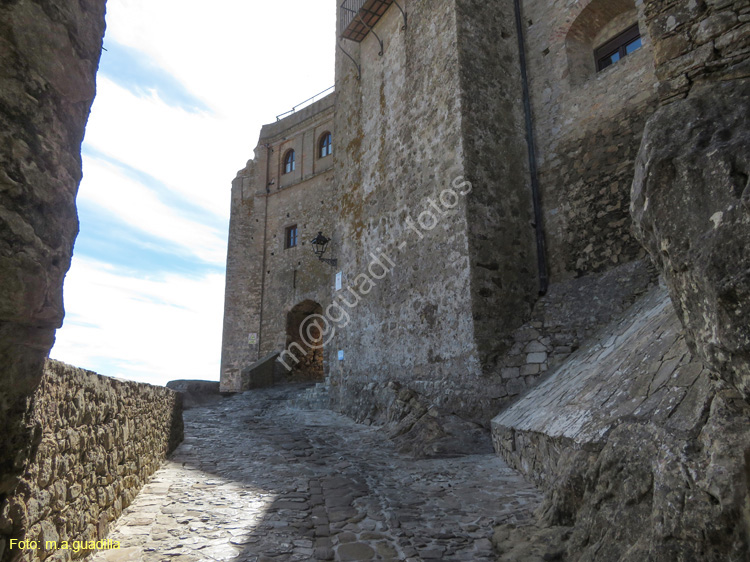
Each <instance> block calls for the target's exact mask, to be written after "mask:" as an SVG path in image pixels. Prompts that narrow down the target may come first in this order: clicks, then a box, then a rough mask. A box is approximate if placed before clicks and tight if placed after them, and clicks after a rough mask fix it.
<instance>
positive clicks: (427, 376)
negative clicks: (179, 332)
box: [331, 0, 656, 424]
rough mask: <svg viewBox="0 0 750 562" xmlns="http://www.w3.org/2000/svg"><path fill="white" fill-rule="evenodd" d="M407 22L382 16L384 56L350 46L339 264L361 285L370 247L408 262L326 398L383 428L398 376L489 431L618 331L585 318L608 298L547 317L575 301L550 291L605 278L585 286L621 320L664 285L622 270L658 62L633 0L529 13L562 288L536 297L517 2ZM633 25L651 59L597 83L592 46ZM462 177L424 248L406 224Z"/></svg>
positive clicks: (553, 260) (369, 43)
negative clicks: (499, 416)
mask: <svg viewBox="0 0 750 562" xmlns="http://www.w3.org/2000/svg"><path fill="white" fill-rule="evenodd" d="M407 9H408V12H409V25H408V27H407V29H403V28H402V26H403V19H402V16H401V13H400V12H399V11H398V10H396V9H389V11H388V12H386V14H385V15H384V16H383V18H382V19H381V20H380V21H379V22H378V24H377V26H378V30H379V33H378V35H379V36H380V37H381V38H382V39H383V41H384V46H385V48H384V51H383V55H382V56H381V55H380V44H379V42H378V41H377V39H376V38H375V37H374V36H373V35H372V34H371V35H368V36H367V37H366V38H365V39H364V41H363V42H362V43H360V44H357V43H353V42H350V41H343V42H342V43H343V45H344V46H345V47H346V48H347V49H350V53H351V54H352V55H353V56H354V58H355V59H356V60H357V61H358V63H359V65H360V69H359V70H361V74H362V75H361V78H360V79H357V74H358V69H356V68H355V67H354V65H353V64H352V63H351V61H350V60H349V59H347V58H346V57H345V56H344V55H343V54H342V53H340V52H339V53H338V55H337V96H338V97H337V106H336V111H337V131H338V133H337V134H338V138H339V141H340V144H341V145H342V148H341V150H340V151H339V154H338V156H337V167H336V174H337V175H336V187H337V189H338V190H339V193H340V195H339V198H340V200H341V202H342V203H341V204H342V212H341V214H340V219H341V220H340V222H339V224H338V225H337V226H338V228H340V229H342V230H343V232H344V233H345V235H344V237H343V238H344V256H345V258H346V259H345V260H343V266H342V268H341V269H342V271H343V272H344V278H345V280H348V281H349V282H353V281H354V280H355V279H356V276H357V274H358V273H359V272H361V271H365V270H366V267H367V260H368V256H369V251H372V249H373V248H388V249H389V251H390V252H392V253H393V252H394V251H395V255H396V256H398V258H399V259H395V258H394V261H395V262H397V265H396V266H395V267H394V268H393V272H392V274H391V275H390V276H389V277H388V278H387V279H386V280H385V282H383V283H382V284H381V286H378V287H377V288H376V290H375V291H373V292H372V293H370V294H368V295H367V297H366V298H365V299H363V301H362V303H361V304H360V305H359V306H358V307H357V309H356V311H355V314H353V315H352V316H353V322H352V324H351V325H350V326H349V327H347V329H346V330H345V332H343V333H341V334H339V335H337V338H336V339H334V347H335V348H336V349H343V350H344V351H345V356H346V357H347V359H346V360H345V361H344V363H343V364H335V365H333V366H332V372H331V385H332V388H331V390H332V392H333V400H334V404H335V407H336V408H339V409H341V410H343V411H345V412H346V413H348V414H350V415H354V416H355V417H356V418H357V419H367V418H370V419H377V418H380V419H383V418H384V417H385V410H386V409H387V407H388V406H387V404H386V403H385V401H384V400H382V399H381V398H379V397H378V396H377V394H378V393H379V389H381V388H382V387H383V385H384V383H387V382H389V381H396V382H398V383H399V384H403V385H405V386H407V387H409V388H412V389H414V390H415V391H417V392H419V393H420V394H423V395H425V397H426V399H427V400H428V401H430V402H432V403H435V404H437V405H438V406H440V407H442V408H444V409H446V410H448V411H451V412H454V413H458V414H459V415H461V416H464V417H467V418H470V419H473V420H475V421H478V422H480V423H483V424H486V423H487V422H488V420H489V418H490V417H491V416H493V415H494V414H493V413H492V412H498V411H500V410H502V408H503V407H505V406H507V405H508V404H510V403H512V402H513V401H514V400H516V399H517V397H518V396H519V395H520V394H521V393H523V392H524V391H525V390H526V389H528V388H530V387H532V386H534V385H535V384H537V383H538V382H539V380H542V379H543V378H544V376H545V375H546V374H548V371H549V368H550V366H551V365H554V364H555V363H559V362H560V361H562V360H564V359H565V357H566V356H567V355H568V354H569V353H570V352H571V351H574V350H575V349H576V348H577V347H578V345H579V344H580V341H581V334H582V332H583V331H586V330H585V329H584V330H582V329H581V326H580V325H583V324H586V323H588V324H589V326H588V327H587V329H588V330H589V332H591V331H592V330H594V329H595V328H596V327H597V326H601V325H602V322H604V323H606V318H604V317H602V316H601V315H598V314H597V313H595V312H593V309H594V308H596V307H597V306H598V304H597V303H598V302H600V301H596V300H589V301H587V300H586V299H579V300H577V301H576V302H579V303H580V305H581V306H580V307H579V308H577V309H575V310H573V309H571V308H567V310H568V312H569V314H568V316H567V318H562V317H558V318H557V320H558V321H557V322H549V321H548V322H547V323H546V324H545V320H544V319H543V318H542V317H543V316H545V314H546V313H545V312H544V311H545V310H549V309H554V308H559V307H563V308H565V307H566V305H565V304H563V301H561V300H558V298H559V295H561V294H563V293H564V294H566V295H567V296H570V294H571V293H570V290H569V289H566V288H563V287H561V288H559V289H558V288H556V287H555V285H556V284H559V283H567V282H568V281H569V280H572V278H574V277H581V276H586V275H590V276H593V277H592V280H591V281H588V282H587V284H588V286H589V289H590V290H592V291H593V292H594V294H596V295H597V298H607V299H609V300H610V302H611V303H612V307H611V311H610V312H613V311H614V310H622V309H623V307H624V308H627V306H628V305H629V304H630V303H632V302H633V300H634V298H635V297H636V296H637V295H638V294H639V293H640V292H642V291H643V290H645V288H646V287H647V286H648V284H649V283H650V282H652V281H653V272H652V273H651V274H650V275H651V277H649V273H648V268H647V267H646V266H645V265H641V266H636V267H635V268H633V267H628V265H627V264H629V263H631V262H632V263H635V262H634V260H638V259H640V258H642V257H643V256H644V255H645V252H644V250H643V248H642V247H641V246H640V245H639V244H638V243H637V242H636V241H635V238H634V237H633V235H632V232H631V221H630V218H629V216H628V206H629V189H630V184H631V182H632V178H633V171H634V165H635V156H636V154H637V150H638V146H639V143H640V137H641V135H642V131H643V126H644V124H645V121H646V119H647V118H648V116H649V115H650V114H651V113H652V112H653V111H654V109H655V107H656V92H655V83H656V79H655V76H654V70H653V54H652V49H651V44H650V39H649V37H648V32H647V28H646V24H645V20H644V15H643V6H642V5H641V4H640V3H638V4H636V2H633V1H629V2H615V3H612V2H602V1H598V0H593V1H587V2H577V3H573V4H570V3H564V2H559V3H557V4H555V6H554V9H550V7H549V5H548V3H546V2H530V1H527V2H523V3H522V14H523V18H522V19H523V22H522V28H523V33H524V38H525V41H524V47H525V56H526V59H527V66H528V75H529V76H528V79H529V91H530V104H531V117H532V123H533V134H534V139H535V147H536V149H537V159H536V163H537V164H538V167H539V183H540V191H541V203H542V220H543V229H544V235H545V237H546V240H547V244H548V249H547V251H546V252H544V256H545V259H546V260H547V261H548V268H549V273H550V275H551V277H550V281H551V283H552V287H551V288H550V290H549V294H548V295H547V296H546V297H542V299H541V300H540V299H539V296H538V288H539V286H540V280H539V279H538V276H539V274H540V270H539V269H538V249H537V246H536V243H535V241H534V237H535V230H534V227H535V226H536V225H535V221H534V218H533V210H532V190H531V170H530V167H529V158H528V155H527V144H526V141H527V130H526V124H525V114H524V108H523V103H522V99H523V94H522V79H521V74H520V70H519V69H520V58H519V56H520V53H519V47H518V35H517V32H516V21H515V13H514V10H513V3H512V2H493V3H487V2H471V1H459V2H456V3H451V2H445V3H437V4H436V3H426V2H410V3H409V6H408V7H407ZM636 23H638V24H639V27H640V28H641V29H642V30H643V34H642V35H643V47H642V48H641V49H639V50H637V51H636V52H635V53H633V54H632V55H630V56H628V57H626V58H624V59H623V60H622V61H620V62H619V63H618V64H615V65H613V66H612V67H611V68H608V69H606V70H604V71H602V72H598V73H597V72H596V71H595V66H594V60H593V50H594V48H595V46H597V45H598V42H599V41H605V40H606V39H607V38H609V35H616V34H617V33H618V32H619V31H622V29H624V28H627V27H629V26H631V25H633V24H636ZM584 51H585V54H584ZM586 57H588V59H586ZM499 155H500V156H499ZM456 177H460V178H465V179H466V180H469V181H471V183H472V185H473V190H472V192H471V194H470V195H469V196H467V197H465V198H464V199H463V200H462V201H460V203H459V205H458V206H457V207H455V208H454V209H452V210H451V211H450V213H446V214H445V215H443V216H440V217H439V218H440V221H439V222H440V224H439V225H438V226H437V227H436V228H434V229H431V230H429V232H428V231H427V230H426V229H423V232H422V233H421V234H422V235H424V237H420V236H421V235H417V234H414V232H413V231H412V230H410V229H409V228H408V226H407V225H408V223H407V220H408V219H407V217H412V219H413V220H416V219H417V218H418V216H419V215H420V213H421V212H422V211H424V210H432V211H433V212H436V213H437V211H435V210H434V208H430V207H429V202H428V201H429V199H430V198H432V199H433V200H437V197H438V196H439V195H440V194H441V193H442V192H443V191H444V190H445V189H446V187H450V181H452V180H453V179H454V178H456ZM404 240H405V241H407V242H408V244H409V245H408V246H407V250H405V251H399V250H398V249H397V248H398V245H399V244H400V243H401V242H402V241H404ZM412 248H413V249H412ZM619 268H624V269H622V271H627V272H629V273H630V274H633V275H634V278H633V281H632V282H631V283H619V284H618V283H614V284H613V283H612V282H613V279H614V278H615V277H616V275H607V272H608V271H610V270H614V269H619ZM625 275H627V274H625ZM596 280H601V282H597V281H596ZM334 298H336V297H335V295H334ZM615 303H620V304H619V305H618V304H615ZM567 304H568V305H569V304H570V302H568V303H567ZM610 318H611V317H610ZM548 320H549V319H548ZM576 334H577V335H576ZM384 348H387V349H388V353H387V354H384V353H382V349H384Z"/></svg>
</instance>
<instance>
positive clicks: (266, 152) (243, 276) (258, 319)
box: [221, 94, 340, 392]
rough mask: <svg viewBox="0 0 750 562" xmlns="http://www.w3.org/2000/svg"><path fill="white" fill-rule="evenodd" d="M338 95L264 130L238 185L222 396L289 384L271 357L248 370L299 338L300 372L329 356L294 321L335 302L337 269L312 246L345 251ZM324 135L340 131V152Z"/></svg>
mask: <svg viewBox="0 0 750 562" xmlns="http://www.w3.org/2000/svg"><path fill="white" fill-rule="evenodd" d="M335 99H336V96H335V95H334V94H330V95H328V96H326V97H324V98H323V99H321V100H319V101H317V102H315V103H313V104H311V105H309V106H307V107H304V108H302V109H301V110H299V111H297V112H296V113H293V114H292V115H289V116H287V117H285V118H284V119H281V120H280V121H278V122H275V123H272V124H269V125H266V126H264V127H263V129H262V131H261V133H260V138H259V139H258V146H257V147H256V149H255V156H254V158H253V159H252V160H250V161H249V162H248V163H247V165H246V167H245V168H244V169H242V170H240V171H239V172H238V173H237V177H236V178H235V179H234V181H233V182H232V207H231V216H230V224H229V246H228V250H227V282H226V291H225V304H224V333H223V338H222V359H221V390H222V391H224V392H241V391H243V390H247V389H248V388H258V387H259V386H265V385H267V384H270V383H272V382H273V380H274V378H275V379H276V380H277V382H281V381H284V380H288V379H289V378H290V377H289V372H288V370H286V369H284V368H283V367H280V369H276V371H275V372H274V370H273V361H271V364H269V365H267V367H269V369H262V368H261V369H260V372H257V373H254V375H253V376H252V377H251V376H249V375H248V373H247V371H246V369H247V368H248V367H251V366H253V367H257V366H258V365H255V363H256V362H258V361H262V360H263V359H264V358H267V357H268V356H269V355H271V354H274V353H275V354H278V353H281V352H283V351H284V350H285V349H286V347H287V346H288V345H289V344H290V343H292V341H294V342H297V343H300V344H301V347H300V348H296V349H294V351H293V355H294V358H292V357H291V356H286V355H285V356H284V357H282V359H284V358H285V359H286V362H287V365H288V366H289V367H290V368H294V369H295V370H297V371H299V370H301V369H297V367H301V366H307V363H308V360H313V359H314V360H316V361H320V360H321V359H323V357H322V356H323V355H324V353H328V352H329V348H328V347H327V346H326V347H325V348H324V349H321V348H320V347H318V346H316V347H318V348H317V349H310V346H307V345H304V342H299V341H298V340H299V339H300V328H301V327H297V326H292V325H291V323H290V315H291V313H292V310H293V309H295V308H296V307H298V305H301V304H303V303H310V304H317V305H318V306H320V307H321V308H322V309H323V310H325V309H326V308H327V307H328V306H329V305H330V304H331V285H332V277H333V274H334V271H335V270H334V269H333V268H331V266H330V265H328V264H326V263H323V262H321V261H318V260H317V259H316V257H315V254H313V252H312V249H311V246H310V240H312V239H313V237H314V236H315V235H316V234H317V233H318V231H323V232H324V234H326V235H327V236H329V237H332V238H333V241H332V242H331V248H330V249H329V252H328V254H326V257H330V256H332V255H334V254H335V253H337V252H338V247H337V246H338V244H339V241H338V239H337V236H338V231H337V229H335V228H333V219H334V215H335V210H336V209H335V203H334V198H333V197H332V192H333V164H334V157H335V156H334V154H335V153H336V152H337V151H338V150H339V146H340V145H339V144H338V138H337V136H336V135H335V134H334V133H335V131H334V128H333V108H334V101H335ZM326 133H331V134H332V135H333V137H332V140H333V150H334V151H335V152H334V154H326V155H325V156H322V153H321V152H320V146H319V143H320V140H321V138H322V136H323V135H325V134H326ZM290 150H294V151H295V168H294V170H292V171H290V172H289V173H285V168H284V157H285V156H286V154H287V153H288V152H289V151H290ZM294 225H296V226H297V237H298V238H297V244H296V245H295V246H294V247H289V248H287V247H286V246H287V244H286V242H287V241H286V240H285V238H286V229H287V228H288V227H291V226H294ZM336 314H338V313H336ZM334 317H337V318H338V317H339V316H338V315H336V316H334ZM310 343H312V342H310ZM243 372H244V374H243ZM257 375H260V376H257ZM310 378H311V377H310V376H307V380H310ZM315 378H322V373H320V376H319V377H315Z"/></svg>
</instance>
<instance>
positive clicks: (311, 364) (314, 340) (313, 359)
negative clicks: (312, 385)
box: [286, 300, 326, 380]
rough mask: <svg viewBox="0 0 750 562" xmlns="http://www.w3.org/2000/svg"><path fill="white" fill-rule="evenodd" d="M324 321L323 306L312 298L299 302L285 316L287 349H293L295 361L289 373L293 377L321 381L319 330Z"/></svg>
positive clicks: (320, 338)
mask: <svg viewBox="0 0 750 562" xmlns="http://www.w3.org/2000/svg"><path fill="white" fill-rule="evenodd" d="M325 327H326V321H325V319H324V317H323V307H322V306H321V305H320V304H318V303H317V302H315V301H311V300H306V301H303V302H301V303H299V304H297V305H296V306H294V308H292V310H290V311H289V314H287V318H286V345H287V349H289V350H294V351H293V353H294V356H295V357H296V360H297V362H296V363H295V364H294V365H293V366H292V370H291V372H290V373H289V375H290V376H291V377H293V378H297V379H306V380H323V378H324V373H323V343H324V341H323V338H324V336H325V334H324V333H323V332H324V330H325Z"/></svg>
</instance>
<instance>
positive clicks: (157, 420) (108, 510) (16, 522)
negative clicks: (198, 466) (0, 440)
mask: <svg viewBox="0 0 750 562" xmlns="http://www.w3.org/2000/svg"><path fill="white" fill-rule="evenodd" d="M216 384H218V383H216ZM31 422H32V423H33V426H34V435H35V439H34V450H33V452H32V455H31V457H30V458H29V462H28V464H27V466H26V469H25V471H24V473H23V475H22V477H21V480H20V483H19V485H18V486H17V488H16V490H15V493H14V494H12V495H11V496H10V497H9V499H8V501H7V502H6V504H5V506H4V508H3V509H2V511H1V512H0V532H2V533H3V535H6V536H8V537H11V538H13V539H18V540H21V539H26V540H29V541H38V548H36V549H33V548H32V549H27V550H19V549H18V548H17V547H15V548H11V547H10V543H9V544H8V545H6V547H5V548H6V552H5V555H4V558H2V559H3V560H8V561H13V562H16V561H22V562H32V561H34V562H35V561H37V560H44V559H46V558H48V557H49V556H51V555H52V554H55V556H56V557H55V558H54V560H55V561H59V562H64V561H67V560H70V559H71V558H80V557H82V556H83V555H85V554H86V553H87V552H86V551H85V550H84V551H80V552H75V550H74V546H73V545H74V542H75V541H90V540H93V541H98V540H101V539H103V538H104V537H105V536H106V534H107V532H108V530H109V525H110V523H112V522H113V521H114V520H115V519H116V518H117V517H119V515H120V514H121V513H122V510H123V509H125V508H126V507H127V506H128V505H129V504H130V503H131V502H132V501H133V499H134V498H135V496H136V494H137V493H138V491H139V490H140V489H141V487H142V486H143V485H144V484H145V483H146V481H147V479H148V477H149V476H151V475H152V474H153V473H154V472H155V471H156V470H157V469H158V468H159V467H160V466H161V463H162V461H163V460H164V458H165V457H166V455H167V454H168V453H169V452H171V451H172V450H174V449H175V448H176V447H177V445H178V444H179V443H180V442H181V441H182V438H183V424H182V401H181V399H180V396H179V394H178V393H176V392H174V391H172V390H169V389H166V388H163V387H157V386H151V385H148V384H139V383H135V382H130V381H120V380H117V379H112V378H109V377H103V376H100V375H97V374H96V373H92V372H91V371H85V370H83V369H77V368H74V367H70V366H68V365H65V364H63V363H59V362H57V361H49V362H47V365H46V367H45V371H44V377H43V379H42V382H41V384H40V385H39V388H38V390H37V391H36V394H35V396H34V407H33V409H32V411H31ZM47 541H53V542H54V543H56V545H57V548H54V547H51V546H52V545H51V544H50V545H48V544H47ZM63 541H68V543H69V548H65V546H64V544H63ZM1 550H2V545H0V551H1ZM0 555H1V554H0Z"/></svg>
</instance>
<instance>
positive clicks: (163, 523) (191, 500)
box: [92, 386, 541, 562]
mask: <svg viewBox="0 0 750 562" xmlns="http://www.w3.org/2000/svg"><path fill="white" fill-rule="evenodd" d="M302 388H303V387H300V386H285V387H284V386H281V387H278V386H277V387H273V388H268V389H261V390H256V391H253V392H246V393H244V394H237V395H233V396H231V397H228V398H227V399H226V400H225V401H223V402H222V403H220V404H215V405H211V406H208V407H206V408H195V409H193V410H190V411H188V412H186V413H185V425H186V439H185V442H184V443H183V444H182V445H181V446H180V447H179V448H178V449H177V450H176V451H175V453H174V455H173V456H172V458H171V459H170V461H169V462H168V463H167V464H166V465H165V466H164V467H163V468H162V469H161V470H160V471H158V472H157V473H156V474H155V475H154V476H153V478H152V479H151V480H150V482H149V483H148V484H147V485H146V486H145V487H144V489H143V491H142V492H141V493H140V495H139V496H138V498H137V499H136V500H135V501H134V502H133V504H131V505H130V507H129V508H128V509H127V510H126V511H125V513H124V514H123V517H122V518H121V519H120V520H119V521H118V523H117V526H116V528H115V530H114V531H113V533H112V534H111V535H110V538H112V539H116V540H119V541H121V543H122V548H123V549H127V558H123V553H124V552H125V550H121V551H116V550H111V551H103V552H99V553H97V554H96V555H95V556H94V557H93V558H92V560H93V562H110V561H119V560H134V561H141V562H162V561H164V560H167V559H170V560H178V561H189V562H201V561H205V560H217V561H218V560H221V561H225V562H230V561H236V562H240V561H248V562H250V561H256V560H257V561H260V560H268V561H271V560H275V561H282V562H293V561H297V560H334V559H335V560H360V559H363V560H413V561H415V562H416V561H418V560H428V559H433V560H453V561H465V562H491V561H493V560H494V559H495V557H494V554H493V552H492V547H491V544H490V540H489V539H490V537H491V536H492V527H493V525H494V524H495V523H503V522H513V523H517V524H521V523H522V522H524V521H528V520H529V519H530V518H531V515H532V512H533V510H534V509H535V508H537V507H538V505H539V502H540V499H541V494H540V493H539V491H538V490H536V489H535V488H534V487H533V486H531V485H529V484H528V483H527V482H525V481H524V480H523V478H522V477H521V476H520V475H519V474H518V473H517V472H516V471H514V470H511V469H510V468H508V466H507V464H506V463H505V462H504V461H503V460H502V459H501V458H499V457H498V456H497V455H494V454H472V455H468V456H463V457H455V458H449V459H445V458H443V459H422V460H415V459H413V458H410V457H408V456H405V455H402V454H399V453H398V451H397V450H396V446H395V445H394V444H393V443H392V442H391V441H390V440H389V439H388V436H387V435H386V434H385V432H384V431H383V430H381V429H377V428H374V427H367V426H365V425H358V424H356V423H354V422H353V421H352V420H351V419H348V418H346V417H344V416H341V415H339V414H335V413H333V412H331V411H321V410H315V411H310V410H306V409H301V408H298V407H295V405H294V404H295V394H297V393H298V392H300V390H302Z"/></svg>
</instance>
